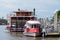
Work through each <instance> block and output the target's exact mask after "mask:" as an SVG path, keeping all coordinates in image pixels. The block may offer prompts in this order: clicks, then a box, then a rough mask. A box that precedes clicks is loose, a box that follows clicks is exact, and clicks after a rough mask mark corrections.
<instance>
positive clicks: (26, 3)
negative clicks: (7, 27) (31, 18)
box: [0, 0, 60, 18]
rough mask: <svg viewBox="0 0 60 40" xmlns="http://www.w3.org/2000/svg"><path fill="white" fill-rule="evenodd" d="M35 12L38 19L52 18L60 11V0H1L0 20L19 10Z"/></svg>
mask: <svg viewBox="0 0 60 40" xmlns="http://www.w3.org/2000/svg"><path fill="white" fill-rule="evenodd" d="M18 8H20V9H21V10H28V11H33V9H34V8H35V9H36V16H37V17H38V18H46V17H48V18H50V17H52V16H53V15H54V11H55V10H60V0H0V18H1V17H4V18H6V16H7V14H10V13H12V12H13V11H16V10H18Z"/></svg>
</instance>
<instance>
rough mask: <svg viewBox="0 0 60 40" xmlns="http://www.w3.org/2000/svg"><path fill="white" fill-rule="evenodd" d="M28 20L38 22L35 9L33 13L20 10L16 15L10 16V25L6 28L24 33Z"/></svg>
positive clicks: (15, 12)
mask: <svg viewBox="0 0 60 40" xmlns="http://www.w3.org/2000/svg"><path fill="white" fill-rule="evenodd" d="M28 20H36V17H35V9H34V10H33V12H32V11H26V10H20V9H18V11H14V15H11V16H10V19H9V25H10V26H7V27H6V28H7V29H9V30H10V31H12V32H13V31H14V32H23V31H24V24H25V23H26V21H28Z"/></svg>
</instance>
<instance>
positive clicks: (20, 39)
mask: <svg viewBox="0 0 60 40" xmlns="http://www.w3.org/2000/svg"><path fill="white" fill-rule="evenodd" d="M59 39H60V37H45V38H43V37H27V36H24V35H23V33H20V32H9V31H8V30H6V25H0V40H59Z"/></svg>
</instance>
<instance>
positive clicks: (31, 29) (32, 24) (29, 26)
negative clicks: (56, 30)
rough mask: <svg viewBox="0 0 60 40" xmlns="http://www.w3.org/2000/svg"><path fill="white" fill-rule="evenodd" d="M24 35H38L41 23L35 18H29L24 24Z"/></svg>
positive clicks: (40, 30)
mask: <svg viewBox="0 0 60 40" xmlns="http://www.w3.org/2000/svg"><path fill="white" fill-rule="evenodd" d="M23 34H24V35H26V36H40V35H41V34H42V28H41V23H40V22H39V21H35V20H29V21H27V22H26V24H25V25H24V32H23Z"/></svg>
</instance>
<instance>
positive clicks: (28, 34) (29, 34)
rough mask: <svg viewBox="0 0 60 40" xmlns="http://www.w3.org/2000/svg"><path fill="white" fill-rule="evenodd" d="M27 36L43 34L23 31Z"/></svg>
mask: <svg viewBox="0 0 60 40" xmlns="http://www.w3.org/2000/svg"><path fill="white" fill-rule="evenodd" d="M23 34H24V35H26V36H39V35H41V34H40V33H23Z"/></svg>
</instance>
